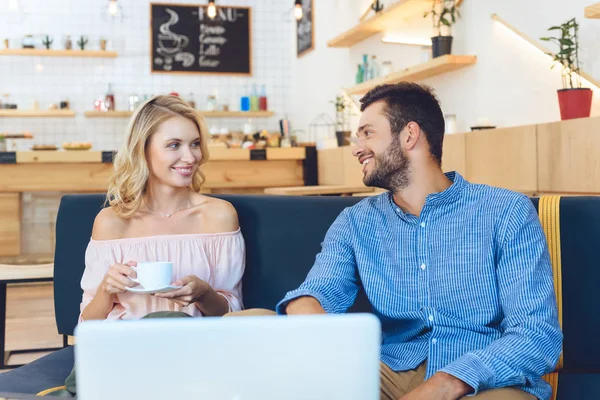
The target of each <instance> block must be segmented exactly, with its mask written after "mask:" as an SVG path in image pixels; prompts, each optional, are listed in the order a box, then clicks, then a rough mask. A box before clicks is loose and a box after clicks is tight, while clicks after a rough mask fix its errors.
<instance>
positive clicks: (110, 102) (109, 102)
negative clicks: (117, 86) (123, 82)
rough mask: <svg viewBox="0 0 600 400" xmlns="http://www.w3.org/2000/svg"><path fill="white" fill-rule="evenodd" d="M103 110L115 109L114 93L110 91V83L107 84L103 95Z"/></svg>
mask: <svg viewBox="0 0 600 400" xmlns="http://www.w3.org/2000/svg"><path fill="white" fill-rule="evenodd" d="M104 111H115V95H114V93H113V91H112V85H111V84H110V83H109V84H108V90H107V91H106V96H105V97H104Z"/></svg>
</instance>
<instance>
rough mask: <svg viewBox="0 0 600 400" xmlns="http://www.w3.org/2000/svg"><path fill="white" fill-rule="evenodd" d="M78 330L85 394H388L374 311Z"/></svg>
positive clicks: (349, 397) (293, 399)
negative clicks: (382, 390) (383, 387)
mask: <svg viewBox="0 0 600 400" xmlns="http://www.w3.org/2000/svg"><path fill="white" fill-rule="evenodd" d="M76 336H77V345H76V346H75V360H76V365H77V392H78V393H77V397H78V398H79V399H83V400H93V399H101V400H106V399H111V400H116V399H127V400H131V399H161V400H164V399H202V400H220V399H226V400H267V399H278V400H280V399H286V400H300V399H302V400H307V399H315V400H317V399H319V400H320V399H323V400H324V399H327V400H331V399H344V400H371V399H372V400H376V399H379V352H380V345H381V326H380V323H379V320H378V319H377V318H376V317H375V316H373V315H368V314H354V315H351V314H348V315H335V316H331V315H328V316H294V317H274V316H272V317H271V316H269V317H232V318H194V319H192V318H181V319H163V320H160V319H146V320H140V321H118V322H107V321H89V322H84V323H82V324H81V325H80V326H78V328H77V329H76Z"/></svg>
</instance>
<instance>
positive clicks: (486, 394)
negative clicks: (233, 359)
mask: <svg viewBox="0 0 600 400" xmlns="http://www.w3.org/2000/svg"><path fill="white" fill-rule="evenodd" d="M259 315H262V316H264V315H275V313H274V312H273V311H271V310H264V309H259V308H256V309H250V310H244V311H240V312H234V313H229V314H225V315H224V316H225V317H244V316H259ZM379 370H380V379H381V384H380V387H381V392H380V397H381V400H399V399H400V398H401V397H402V396H404V395H405V394H407V393H409V392H410V391H411V390H413V389H414V388H416V387H417V386H419V385H420V384H421V383H423V382H424V381H425V363H423V364H421V365H420V366H418V367H417V368H416V369H414V370H410V371H401V372H395V371H392V370H391V369H390V367H388V366H387V365H385V364H384V363H381V365H380V369H379ZM465 399H466V398H465ZM468 399H469V400H471V399H473V400H536V399H535V396H533V395H531V394H529V393H526V392H523V391H522V390H518V389H514V388H502V389H493V390H486V391H483V392H481V393H479V394H478V395H477V396H473V397H468Z"/></svg>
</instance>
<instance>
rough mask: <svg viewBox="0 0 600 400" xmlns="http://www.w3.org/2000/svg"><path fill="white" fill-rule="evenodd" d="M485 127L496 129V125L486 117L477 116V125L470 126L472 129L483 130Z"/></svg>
mask: <svg viewBox="0 0 600 400" xmlns="http://www.w3.org/2000/svg"><path fill="white" fill-rule="evenodd" d="M487 129H496V125H493V124H492V123H491V122H490V120H489V119H487V118H486V117H479V118H477V125H475V126H472V127H471V130H472V131H484V130H487Z"/></svg>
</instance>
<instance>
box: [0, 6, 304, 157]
mask: <svg viewBox="0 0 600 400" xmlns="http://www.w3.org/2000/svg"><path fill="white" fill-rule="evenodd" d="M160 2H166V3H186V4H189V3H191V4H205V3H206V1H205V0H161V1H160ZM19 3H20V5H21V9H22V13H20V14H15V13H8V12H7V8H8V1H0V46H1V47H3V43H2V41H3V40H4V38H9V39H10V42H11V47H20V41H21V39H22V38H23V36H24V35H26V34H34V35H38V36H40V37H41V36H42V35H45V34H49V35H51V36H53V37H54V44H53V48H55V49H62V48H63V38H64V36H65V35H67V34H69V35H71V37H72V40H73V42H74V46H75V41H76V40H77V37H78V36H79V35H83V34H85V35H88V36H89V37H90V43H89V44H88V49H97V48H98V40H99V38H100V37H101V36H106V37H108V38H109V48H111V49H113V50H117V51H118V52H119V57H118V58H114V59H110V58H67V57H64V58H63V57H16V56H3V57H0V94H4V93H10V95H11V100H13V101H16V102H17V103H18V105H19V108H23V109H28V108H31V103H32V101H33V100H37V101H38V103H39V105H40V108H44V109H45V108H47V107H48V105H49V104H50V103H58V102H59V101H60V99H61V98H63V97H67V98H68V99H69V100H70V102H71V108H72V109H74V110H75V111H76V112H77V116H76V118H74V119H61V118H43V119H17V118H0V132H5V131H6V132H22V131H30V132H32V133H33V134H34V135H35V139H34V140H33V141H32V143H27V142H25V141H17V142H18V143H21V145H22V146H27V147H29V146H30V145H31V144H33V143H35V144H42V143H45V144H58V145H60V144H61V143H62V142H64V141H91V142H92V143H93V146H94V148H95V149H97V150H112V149H116V148H117V147H118V146H119V144H120V143H121V140H122V137H123V133H124V131H125V127H126V125H127V119H125V118H122V119H121V118H119V119H117V118H114V119H112V118H111V119H105V118H101V119H86V118H84V116H83V112H84V111H86V110H91V109H93V102H94V99H95V98H97V97H98V96H103V95H104V94H105V92H106V88H107V84H108V83H109V82H112V83H113V89H114V91H115V94H116V105H117V109H124V108H126V106H127V99H128V96H129V94H131V93H137V94H138V95H140V96H141V95H144V94H161V93H163V94H164V93H170V92H171V91H175V92H178V93H179V94H180V95H182V97H184V98H187V97H188V93H189V92H193V93H194V97H195V100H196V104H197V106H198V107H202V106H203V105H204V103H205V100H206V97H207V96H208V95H209V94H211V93H212V91H213V90H214V89H218V91H219V95H220V96H221V97H222V98H227V99H229V100H230V102H231V106H232V107H233V108H234V109H235V107H238V108H239V97H240V95H241V94H242V91H243V89H244V87H245V86H246V85H248V84H249V83H254V82H256V83H259V84H266V87H267V94H268V100H269V108H270V109H271V110H273V111H275V112H276V116H275V117H273V118H270V119H268V120H263V119H255V120H254V121H253V123H254V124H255V127H256V128H266V129H269V130H278V129H279V128H278V120H279V118H281V117H283V116H284V115H286V114H290V112H291V99H292V91H291V88H292V67H293V65H292V64H293V62H294V55H295V53H294V49H295V47H294V43H295V42H294V41H293V35H292V32H293V28H294V26H295V21H294V19H293V17H292V13H291V10H292V4H291V1H290V2H287V1H285V2H284V1H281V0H227V1H222V2H221V3H223V4H226V5H238V6H250V7H252V19H253V21H252V27H253V28H252V29H253V32H252V35H253V36H252V37H253V52H252V56H253V60H252V61H253V72H254V75H253V76H252V77H251V78H239V77H231V76H214V75H210V74H204V75H196V74H190V75H171V74H151V73H150V56H149V48H150V42H149V29H148V27H149V3H150V1H148V0H126V1H119V3H121V4H122V6H123V8H124V15H125V18H124V20H123V21H120V20H118V21H116V22H114V21H111V20H110V19H107V18H105V17H104V15H105V10H106V5H107V4H108V2H107V0H85V1H81V0H52V1H47V0H20V1H19ZM288 3H290V4H288ZM40 41H41V39H40ZM40 46H41V44H40ZM244 122H245V120H243V119H223V118H221V119H210V120H209V121H208V124H209V127H211V126H216V127H227V128H229V129H230V130H241V128H242V125H243V123H244Z"/></svg>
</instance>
